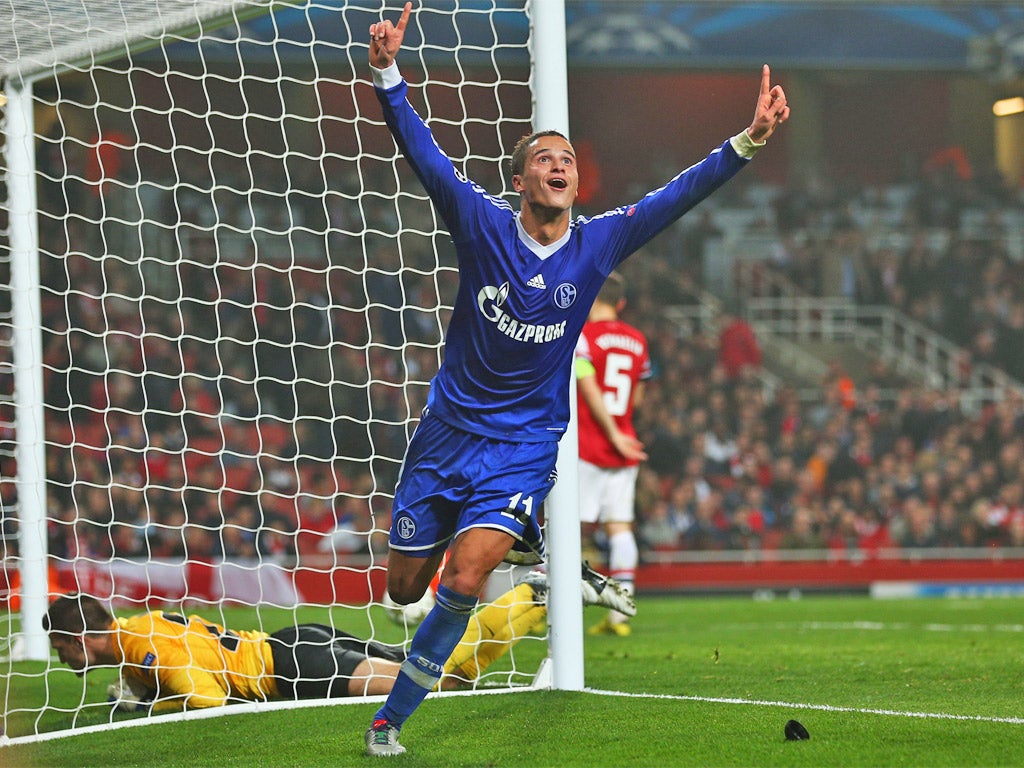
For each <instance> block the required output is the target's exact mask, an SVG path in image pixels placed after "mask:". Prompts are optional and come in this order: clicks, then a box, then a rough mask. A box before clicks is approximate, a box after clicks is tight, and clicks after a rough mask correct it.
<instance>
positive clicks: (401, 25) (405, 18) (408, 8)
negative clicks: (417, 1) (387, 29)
mask: <svg viewBox="0 0 1024 768" xmlns="http://www.w3.org/2000/svg"><path fill="white" fill-rule="evenodd" d="M411 13H412V3H411V2H409V3H406V4H405V8H403V9H402V18H400V19H399V20H398V25H397V26H396V29H397V30H398V31H399V32H405V25H406V24H408V23H409V15H410V14H411Z"/></svg>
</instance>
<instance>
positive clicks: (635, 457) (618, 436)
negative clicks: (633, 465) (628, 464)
mask: <svg viewBox="0 0 1024 768" xmlns="http://www.w3.org/2000/svg"><path fill="white" fill-rule="evenodd" d="M611 444H612V446H613V447H614V448H615V450H616V451H618V452H619V455H620V456H622V457H623V458H625V459H628V460H629V461H647V452H646V451H644V444H643V443H642V442H640V440H638V439H637V438H635V437H633V436H632V435H627V434H624V433H623V432H620V431H619V430H617V429H616V430H615V432H614V433H613V434H612V436H611Z"/></svg>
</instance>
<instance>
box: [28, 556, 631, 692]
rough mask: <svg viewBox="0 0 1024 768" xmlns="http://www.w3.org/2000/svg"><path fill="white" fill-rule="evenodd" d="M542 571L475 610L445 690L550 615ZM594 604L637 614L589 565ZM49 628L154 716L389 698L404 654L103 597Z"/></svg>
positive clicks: (339, 634) (77, 666) (313, 632)
mask: <svg viewBox="0 0 1024 768" xmlns="http://www.w3.org/2000/svg"><path fill="white" fill-rule="evenodd" d="M546 592H547V584H546V579H545V576H544V574H542V573H539V572H533V573H531V574H530V575H529V576H527V577H526V578H525V579H524V580H523V581H522V582H521V583H520V584H519V585H518V586H516V587H515V588H514V589H512V590H510V591H508V592H506V593H505V594H504V595H502V596H501V597H500V598H498V600H496V601H495V602H494V603H491V604H489V605H487V606H486V607H484V608H483V609H481V610H480V611H478V612H477V613H476V614H475V621H470V623H469V625H468V627H467V629H466V633H465V634H464V635H463V637H462V640H461V642H460V643H459V645H458V646H457V647H456V648H455V651H454V652H453V653H452V655H451V657H450V658H449V659H448V662H447V663H446V664H445V667H444V677H443V678H442V681H441V687H442V688H445V689H451V688H456V687H460V686H462V685H465V684H467V683H469V682H472V681H473V680H475V679H476V677H477V676H478V675H479V674H480V673H481V672H482V671H483V670H484V669H486V668H487V666H488V665H490V664H491V663H493V662H494V661H495V660H496V659H498V658H499V657H500V656H501V655H503V654H504V653H505V652H506V651H507V650H508V649H509V648H510V647H511V646H512V645H513V644H515V643H516V642H518V640H520V639H521V638H523V637H524V636H525V635H527V634H529V633H530V632H531V631H533V630H534V629H536V628H537V627H538V626H539V625H540V624H541V623H542V622H543V621H544V620H545V618H546V617H547V605H546V603H545V596H546ZM583 597H584V602H585V603H587V604H597V605H605V606H607V607H617V608H619V609H625V610H626V611H629V610H630V609H631V610H632V612H633V613H635V612H636V608H635V606H634V605H633V603H632V599H631V598H630V597H629V595H628V594H626V593H625V591H624V590H623V589H622V587H621V586H620V585H619V584H617V583H616V582H615V581H614V580H612V579H608V578H607V577H600V576H597V575H596V574H594V572H593V571H590V569H588V568H586V567H584V579H583ZM43 628H44V629H45V630H46V632H47V634H48V635H49V638H50V645H51V646H52V647H53V649H54V650H55V651H56V652H57V654H58V656H59V657H60V660H61V661H62V662H63V663H65V664H67V665H68V666H70V667H71V668H72V669H74V670H75V671H76V672H78V674H79V675H81V674H84V673H85V672H86V671H88V670H89V669H91V668H95V667H103V666H106V667H110V666H117V667H120V670H121V682H120V683H119V684H115V685H112V686H111V687H110V693H111V695H112V697H113V698H114V700H116V701H117V702H118V706H119V707H121V708H123V709H128V710H135V709H138V708H140V707H143V706H148V704H146V702H149V701H152V708H153V710H154V711H157V712H160V711H170V710H181V709H195V708H200V707H217V706H222V705H224V704H228V703H231V702H233V701H265V700H274V699H318V698H338V697H345V696H373V695H382V694H387V693H388V692H389V691H390V690H391V687H392V685H393V684H394V680H395V677H396V676H397V675H398V670H399V668H400V666H401V664H402V662H403V661H405V658H406V652H405V649H404V647H403V646H396V645H384V644H381V643H376V642H373V641H371V640H362V639H360V638H357V637H355V636H354V635H350V634H348V633H347V632H343V631H341V630H339V629H337V628H334V627H329V626H326V625H322V624H299V625H296V626H290V627H285V628H283V629H280V630H278V631H276V632H273V633H270V634H268V633H266V632H262V631H255V630H253V631H245V630H242V631H236V630H230V629H226V628H224V627H223V626H221V625H220V624H217V623H216V622H212V621H207V620H206V619H204V618H202V617H200V616H195V615H190V616H184V615H182V614H179V613H170V612H165V611H150V612H147V613H143V614H139V615H137V616H132V617H129V618H115V617H114V616H113V614H111V613H110V611H109V610H107V608H106V606H104V605H103V603H101V602H100V601H99V600H97V599H96V598H94V597H92V596H90V595H84V594H74V595H62V596H61V597H58V598H57V599H56V600H54V601H53V603H51V605H50V608H49V610H48V611H47V613H46V615H45V616H44V617H43Z"/></svg>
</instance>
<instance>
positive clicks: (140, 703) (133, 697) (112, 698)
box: [107, 677, 153, 712]
mask: <svg viewBox="0 0 1024 768" xmlns="http://www.w3.org/2000/svg"><path fill="white" fill-rule="evenodd" d="M107 701H109V702H110V703H112V704H113V705H114V709H120V710H121V711H122V712H145V711H147V710H148V709H149V707H150V705H151V704H152V703H153V696H152V694H151V692H150V691H137V690H135V689H133V687H132V685H131V683H129V682H127V681H126V680H125V679H124V678H123V677H122V678H118V680H117V682H114V683H111V684H110V685H108V686H107Z"/></svg>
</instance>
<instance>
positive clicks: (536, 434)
mask: <svg viewBox="0 0 1024 768" xmlns="http://www.w3.org/2000/svg"><path fill="white" fill-rule="evenodd" d="M396 72H397V69H396ZM376 90H377V97H378V99H379V100H380V102H381V104H382V106H383V109H384V119H385V121H386V122H387V124H388V127H389V128H390V130H391V133H392V135H393V136H394V138H395V141H396V142H397V143H398V147H399V149H400V150H401V151H402V153H403V154H404V156H405V158H406V160H407V161H408V162H409V164H410V165H411V166H412V169H413V171H414V172H415V173H416V175H417V177H419V179H420V181H421V182H422V183H423V186H424V187H425V188H426V190H427V194H428V195H429V196H430V199H431V200H432V201H433V203H434V206H435V207H436V209H437V211H438V213H439V214H440V216H441V217H442V219H443V220H444V222H445V225H446V226H447V228H448V231H449V232H450V233H451V236H452V241H453V242H454V245H455V250H456V254H457V257H458V268H459V290H458V295H457V297H456V299H455V306H454V310H453V312H452V317H451V322H450V323H449V327H448V331H447V334H446V339H445V352H444V362H443V363H442V365H441V368H440V370H439V371H438V373H437V375H436V376H435V377H434V379H433V381H432V382H431V385H430V393H429V395H428V399H427V407H428V409H429V411H430V412H431V413H433V414H434V415H436V416H437V417H439V418H440V419H441V420H443V421H445V422H447V423H449V424H451V425H452V426H455V427H458V428H460V429H463V430H466V431H468V432H471V433H474V434H478V435H484V436H487V437H494V438H498V439H503V440H512V441H517V442H540V441H549V440H551V441H553V440H558V439H559V438H560V437H561V435H562V434H563V433H564V432H565V429H566V425H567V423H568V420H569V376H570V373H571V366H572V362H573V353H574V350H575V347H576V340H577V338H578V337H579V335H580V331H581V330H582V329H583V325H584V323H585V322H586V320H587V315H588V313H589V311H590V306H591V304H593V301H594V299H595V298H596V297H597V293H598V291H599V290H600V288H601V285H602V284H603V283H604V281H605V278H606V277H607V276H608V275H609V274H610V273H611V271H612V270H614V269H615V267H616V266H617V265H618V264H620V263H621V262H622V261H623V260H624V259H625V258H626V257H627V256H629V255H630V254H631V253H633V252H634V251H636V250H637V249H638V248H640V247H641V246H643V245H644V244H645V243H646V242H648V241H649V240H650V239H651V238H653V237H654V236H655V235H657V234H658V233H659V232H661V231H662V230H663V229H665V228H666V227H667V226H668V225H669V224H671V223H672V222H673V221H675V220H676V219H677V218H679V217H680V216H682V215H683V214H684V213H685V212H686V211H688V210H689V209H690V208H692V207H693V206H695V205H696V204H697V203H699V202H700V201H701V200H703V199H704V198H705V197H707V196H708V195H709V194H711V193H712V192H713V191H714V190H716V189H717V188H718V187H720V186H721V185H722V184H723V183H725V182H726V181H727V180H728V179H730V178H731V177H732V176H733V175H735V174H736V173H737V172H738V171H739V170H740V169H741V168H742V167H743V166H744V165H745V164H746V163H747V160H746V159H745V158H742V157H740V156H739V155H738V154H737V152H736V150H735V149H734V148H733V146H732V145H731V144H730V142H729V141H726V142H724V143H723V144H722V146H720V147H718V148H717V149H715V150H714V151H713V152H712V153H711V154H710V155H709V156H708V157H707V158H705V159H704V160H702V161H701V162H699V163H697V164H696V165H693V166H691V167H690V168H687V169H686V170H685V171H683V172H682V173H680V174H679V175H678V176H676V177H675V178H674V179H672V181H670V182H669V183H668V184H666V185H665V186H664V187H662V188H660V189H657V190H655V191H653V192H650V193H648V194H647V195H646V196H644V198H643V199H641V200H639V201H638V202H636V203H634V204H632V205H628V206H623V207H621V208H615V209H614V210H611V211H608V212H607V213H603V214H601V215H599V216H594V217H592V218H586V217H579V218H577V219H575V220H574V221H572V222H571V224H570V226H569V229H568V231H567V232H566V234H565V235H564V236H563V237H562V238H561V239H559V240H558V241H556V242H554V243H551V244H550V245H547V246H543V245H540V244H539V243H538V242H537V241H535V240H534V239H533V238H532V237H530V236H529V235H528V234H527V233H526V231H525V230H524V229H523V228H522V226H521V224H520V222H519V215H518V213H517V212H516V211H514V210H513V209H512V206H511V205H509V203H508V202H506V201H505V200H502V199H501V198H498V197H494V196H492V195H489V194H487V192H486V191H484V190H483V189H482V188H481V187H479V186H478V185H476V184H474V183H473V182H472V181H470V180H469V179H467V178H466V177H465V176H463V175H462V174H461V173H459V172H458V171H457V170H456V168H455V167H454V166H453V165H452V162H451V160H450V159H449V158H448V156H447V155H445V154H444V152H442V151H441V149H440V148H439V147H438V146H437V144H436V142H435V141H434V137H433V135H432V134H431V132H430V129H429V128H428V127H427V126H426V124H425V123H424V122H423V120H422V119H421V118H420V116H419V115H418V114H416V111H415V110H414V109H413V107H412V105H411V104H409V102H408V100H407V85H406V83H405V81H404V80H400V79H399V80H398V82H397V84H394V85H391V87H388V88H381V87H377V89H376Z"/></svg>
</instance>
